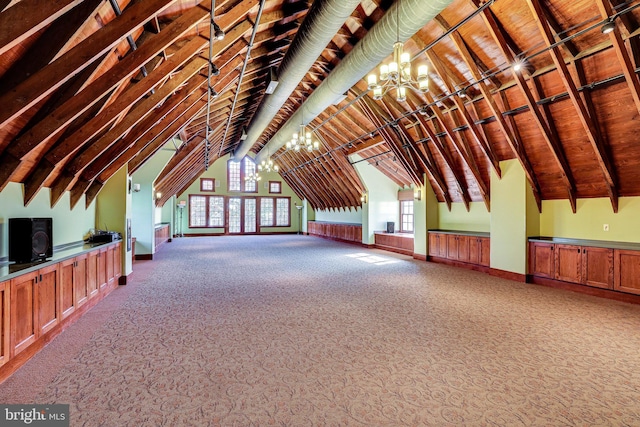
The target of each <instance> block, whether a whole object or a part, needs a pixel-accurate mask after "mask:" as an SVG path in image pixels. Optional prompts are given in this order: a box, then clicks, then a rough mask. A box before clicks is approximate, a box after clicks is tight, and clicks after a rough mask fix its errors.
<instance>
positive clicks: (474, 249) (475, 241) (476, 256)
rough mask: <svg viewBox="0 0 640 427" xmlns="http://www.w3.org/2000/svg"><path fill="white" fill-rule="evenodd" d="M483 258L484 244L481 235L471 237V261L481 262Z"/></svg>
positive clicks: (472, 262) (473, 262)
mask: <svg viewBox="0 0 640 427" xmlns="http://www.w3.org/2000/svg"><path fill="white" fill-rule="evenodd" d="M481 259H482V246H481V243H480V238H479V237H469V262H470V263H471V264H480V261H481Z"/></svg>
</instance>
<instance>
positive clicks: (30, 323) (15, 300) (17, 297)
mask: <svg viewBox="0 0 640 427" xmlns="http://www.w3.org/2000/svg"><path fill="white" fill-rule="evenodd" d="M37 279H38V272H37V271H36V272H32V273H28V274H24V275H22V276H19V277H17V278H15V279H12V280H11V285H10V286H11V307H10V308H9V310H10V312H11V316H10V329H11V332H10V333H11V343H10V352H11V357H13V356H15V355H17V354H19V353H20V352H21V351H23V350H24V349H25V348H27V347H28V346H30V345H31V344H33V343H34V342H35V341H36V338H37V337H38V335H39V331H38V326H37V307H36V305H37V302H36V301H37V300H36V295H35V294H36V281H37Z"/></svg>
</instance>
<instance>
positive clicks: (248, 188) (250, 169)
mask: <svg viewBox="0 0 640 427" xmlns="http://www.w3.org/2000/svg"><path fill="white" fill-rule="evenodd" d="M242 166H243V171H242V173H243V176H248V175H251V174H255V173H256V164H255V162H254V161H253V160H251V158H249V157H245V158H244V160H243V161H242ZM243 184H244V192H245V193H255V192H257V191H258V183H257V182H256V181H245V180H244V179H243Z"/></svg>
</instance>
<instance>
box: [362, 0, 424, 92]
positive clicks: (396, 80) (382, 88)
mask: <svg viewBox="0 0 640 427" xmlns="http://www.w3.org/2000/svg"><path fill="white" fill-rule="evenodd" d="M397 13H398V9H397V8H396V15H397ZM396 25H397V38H396V42H395V43H394V44H393V60H392V61H391V62H390V63H389V64H382V65H381V66H380V78H379V79H378V76H376V75H375V74H373V73H372V74H369V76H368V77H367V86H368V88H369V90H371V91H373V99H375V100H376V101H378V100H380V99H382V97H383V96H385V95H386V94H387V92H389V91H390V90H391V89H395V91H396V101H398V102H404V101H406V100H407V88H409V89H412V90H416V91H419V92H422V93H424V92H427V91H428V90H429V68H428V67H427V66H426V65H420V66H418V76H417V79H416V80H413V78H412V77H411V55H409V53H408V52H403V43H402V42H401V41H400V28H399V26H400V19H399V18H398V17H396Z"/></svg>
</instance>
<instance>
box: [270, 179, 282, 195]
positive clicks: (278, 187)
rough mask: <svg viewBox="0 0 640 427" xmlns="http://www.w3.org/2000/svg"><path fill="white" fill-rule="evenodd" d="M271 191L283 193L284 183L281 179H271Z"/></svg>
mask: <svg viewBox="0 0 640 427" xmlns="http://www.w3.org/2000/svg"><path fill="white" fill-rule="evenodd" d="M269 193H272V194H280V193H282V183H281V182H280V181H269Z"/></svg>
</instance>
